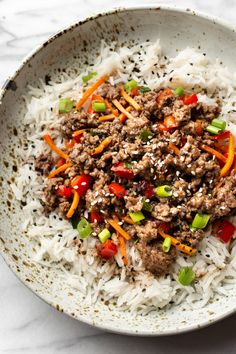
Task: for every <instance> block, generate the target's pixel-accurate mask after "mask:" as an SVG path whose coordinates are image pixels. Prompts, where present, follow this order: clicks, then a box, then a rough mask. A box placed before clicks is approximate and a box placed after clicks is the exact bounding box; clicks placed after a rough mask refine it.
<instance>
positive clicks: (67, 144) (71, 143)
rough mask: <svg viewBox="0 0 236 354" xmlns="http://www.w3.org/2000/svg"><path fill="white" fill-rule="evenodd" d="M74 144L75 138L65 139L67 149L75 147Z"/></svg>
mask: <svg viewBox="0 0 236 354" xmlns="http://www.w3.org/2000/svg"><path fill="white" fill-rule="evenodd" d="M74 145H75V140H74V139H70V140H66V141H65V148H66V149H67V150H69V149H72V148H73V147H74Z"/></svg>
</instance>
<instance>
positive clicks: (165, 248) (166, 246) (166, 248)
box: [162, 237, 171, 253]
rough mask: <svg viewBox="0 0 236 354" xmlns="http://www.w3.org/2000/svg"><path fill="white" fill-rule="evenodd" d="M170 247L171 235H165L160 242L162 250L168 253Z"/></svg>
mask: <svg viewBox="0 0 236 354" xmlns="http://www.w3.org/2000/svg"><path fill="white" fill-rule="evenodd" d="M170 247H171V237H166V238H165V239H164V241H163V243H162V250H163V251H164V252H165V253H168V252H169V250H170Z"/></svg>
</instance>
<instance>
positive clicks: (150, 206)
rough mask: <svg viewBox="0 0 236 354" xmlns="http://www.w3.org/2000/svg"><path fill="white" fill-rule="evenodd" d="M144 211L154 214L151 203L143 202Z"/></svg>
mask: <svg viewBox="0 0 236 354" xmlns="http://www.w3.org/2000/svg"><path fill="white" fill-rule="evenodd" d="M142 209H143V210H145V211H148V212H149V213H151V212H152V209H153V206H152V204H151V203H148V202H146V201H145V200H144V201H143V207H142Z"/></svg>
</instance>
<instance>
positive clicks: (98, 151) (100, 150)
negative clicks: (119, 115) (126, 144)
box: [92, 137, 112, 156]
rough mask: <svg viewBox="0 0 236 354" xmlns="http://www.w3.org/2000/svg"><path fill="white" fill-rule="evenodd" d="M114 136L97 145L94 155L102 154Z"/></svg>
mask: <svg viewBox="0 0 236 354" xmlns="http://www.w3.org/2000/svg"><path fill="white" fill-rule="evenodd" d="M111 141H112V138H110V137H108V138H106V139H104V140H103V141H102V142H101V143H100V144H99V145H98V147H96V149H95V150H94V152H93V153H92V156H96V155H98V154H101V152H103V150H104V149H105V148H106V147H107V146H108V145H109V144H110V143H111Z"/></svg>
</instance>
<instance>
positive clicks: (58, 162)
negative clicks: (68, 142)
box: [56, 157, 66, 167]
mask: <svg viewBox="0 0 236 354" xmlns="http://www.w3.org/2000/svg"><path fill="white" fill-rule="evenodd" d="M65 163H66V160H65V159H63V157H59V159H58V160H57V163H56V167H60V166H62V165H64V164H65Z"/></svg>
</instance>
